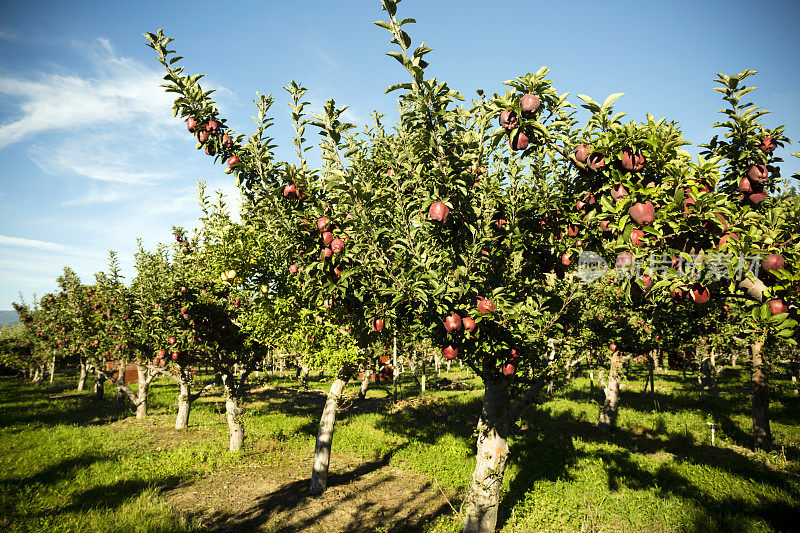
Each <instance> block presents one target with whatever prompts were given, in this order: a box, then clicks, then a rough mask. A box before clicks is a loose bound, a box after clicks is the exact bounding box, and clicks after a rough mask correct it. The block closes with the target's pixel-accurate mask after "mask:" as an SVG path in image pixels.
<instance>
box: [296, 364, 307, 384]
mask: <svg viewBox="0 0 800 533" xmlns="http://www.w3.org/2000/svg"><path fill="white" fill-rule="evenodd" d="M308 372H309V368H308V365H307V364H305V363H300V375H299V376H297V380H298V381H299V382H300V387H302V388H304V389H307V388H308Z"/></svg>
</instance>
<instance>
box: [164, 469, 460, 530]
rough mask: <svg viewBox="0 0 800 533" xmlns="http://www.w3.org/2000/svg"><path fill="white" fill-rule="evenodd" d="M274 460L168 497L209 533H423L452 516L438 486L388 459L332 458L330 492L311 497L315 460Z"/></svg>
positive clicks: (203, 480) (215, 477)
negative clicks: (410, 532)
mask: <svg viewBox="0 0 800 533" xmlns="http://www.w3.org/2000/svg"><path fill="white" fill-rule="evenodd" d="M269 455H270V456H271V457H270V461H269V462H268V463H265V461H263V460H262V458H261V457H259V458H258V459H259V460H258V461H254V462H253V463H251V464H243V465H237V466H235V467H229V468H226V469H225V470H222V471H219V472H214V473H212V474H210V475H208V476H205V477H203V478H201V479H199V480H196V481H193V482H191V483H189V484H185V485H182V486H179V487H177V488H175V489H172V490H170V491H168V492H167V493H166V494H167V496H168V498H169V499H170V501H171V503H172V504H173V505H174V506H175V507H177V508H178V509H180V510H181V511H184V512H189V513H191V514H192V515H194V516H196V517H197V518H198V519H199V520H200V521H201V523H202V525H203V527H204V528H206V529H207V530H209V531H242V532H244V531H261V532H266V531H269V532H289V531H309V532H324V533H333V532H338V531H342V532H351V531H353V532H354V531H386V532H390V531H391V532H405V531H421V530H422V529H423V528H424V526H425V525H426V524H427V523H430V522H431V521H433V520H435V519H436V518H437V517H438V516H440V515H442V514H446V513H451V512H452V511H451V509H450V504H449V503H448V500H447V499H446V498H445V496H444V495H443V494H442V491H441V490H440V489H439V487H438V485H437V484H436V482H435V481H433V480H429V479H428V478H426V477H425V476H421V475H418V474H413V473H410V472H406V471H402V470H399V469H396V468H393V467H390V466H388V464H387V463H388V456H387V458H385V459H379V460H375V461H367V462H363V461H359V460H356V459H354V458H352V457H349V456H346V455H342V454H336V453H334V454H333V457H332V461H331V470H330V473H329V477H328V489H327V491H326V492H325V493H324V494H323V495H322V496H319V497H310V496H308V483H309V475H310V469H311V466H310V465H311V454H310V453H309V454H308V456H307V457H299V454H286V455H285V456H283V457H279V458H277V459H276V458H275V455H274V454H269ZM447 497H448V498H450V500H451V501H452V500H453V494H448V495H447Z"/></svg>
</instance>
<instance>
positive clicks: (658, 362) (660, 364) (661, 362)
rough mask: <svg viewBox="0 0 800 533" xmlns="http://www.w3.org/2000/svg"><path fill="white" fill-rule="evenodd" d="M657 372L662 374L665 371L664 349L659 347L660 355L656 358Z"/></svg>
mask: <svg viewBox="0 0 800 533" xmlns="http://www.w3.org/2000/svg"><path fill="white" fill-rule="evenodd" d="M655 365H656V374H661V373H662V372H663V371H664V349H663V348H659V349H658V357H656V360H655Z"/></svg>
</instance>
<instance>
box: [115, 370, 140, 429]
mask: <svg viewBox="0 0 800 533" xmlns="http://www.w3.org/2000/svg"><path fill="white" fill-rule="evenodd" d="M127 367H128V362H127V361H124V360H120V361H117V381H118V382H119V383H117V397H116V402H117V405H122V404H123V403H125V391H124V390H123V388H122V387H121V386H120V384H124V383H125V369H126V368H127ZM136 418H139V415H138V413H137V415H136Z"/></svg>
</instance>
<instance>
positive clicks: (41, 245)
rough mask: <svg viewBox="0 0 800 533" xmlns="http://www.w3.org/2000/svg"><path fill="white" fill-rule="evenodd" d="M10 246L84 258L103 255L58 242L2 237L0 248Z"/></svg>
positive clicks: (0, 238)
mask: <svg viewBox="0 0 800 533" xmlns="http://www.w3.org/2000/svg"><path fill="white" fill-rule="evenodd" d="M2 246H9V247H17V248H28V249H35V250H39V251H46V252H55V253H59V254H68V255H76V256H84V257H101V256H102V254H98V253H97V252H93V251H90V250H84V249H82V248H77V247H75V246H67V245H65V244H60V243H57V242H49V241H40V240H37V239H26V238H23V237H10V236H8V235H0V247H2Z"/></svg>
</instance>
